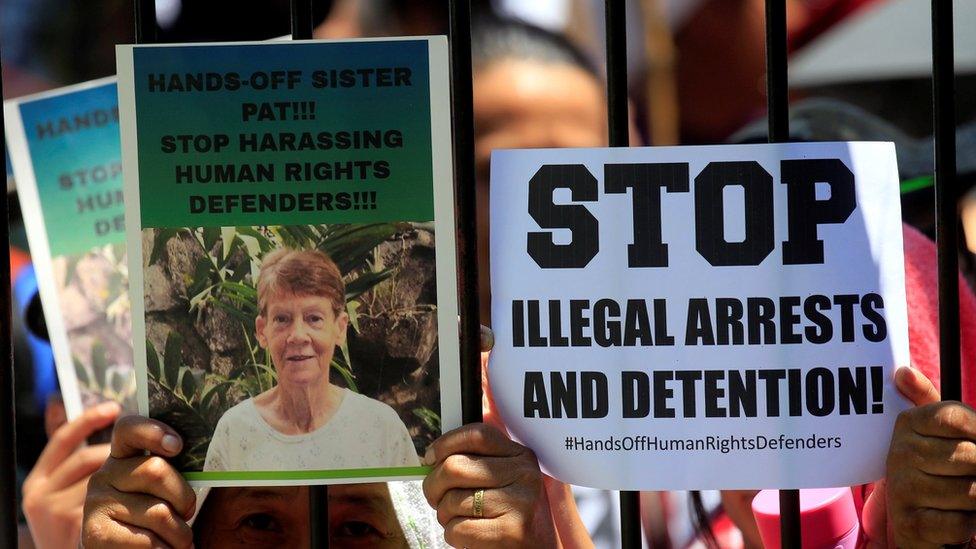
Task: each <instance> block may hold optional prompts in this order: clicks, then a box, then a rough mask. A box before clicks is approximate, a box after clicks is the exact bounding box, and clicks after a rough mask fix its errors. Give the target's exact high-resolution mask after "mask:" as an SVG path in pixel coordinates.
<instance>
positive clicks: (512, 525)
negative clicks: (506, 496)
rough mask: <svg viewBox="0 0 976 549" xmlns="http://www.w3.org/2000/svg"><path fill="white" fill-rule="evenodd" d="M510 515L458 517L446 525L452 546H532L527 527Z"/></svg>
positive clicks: (445, 536)
mask: <svg viewBox="0 0 976 549" xmlns="http://www.w3.org/2000/svg"><path fill="white" fill-rule="evenodd" d="M518 520H519V519H518V517H512V516H509V515H506V516H503V517H499V518H494V519H478V518H471V517H456V518H454V519H453V520H451V521H450V522H448V523H447V524H446V525H445V526H444V540H445V541H447V543H448V544H449V545H450V546H451V547H505V546H511V547H532V546H533V544H532V543H531V542H530V540H529V539H528V538H529V533H528V532H527V527H526V526H525V525H522V524H517V523H516V521H518Z"/></svg>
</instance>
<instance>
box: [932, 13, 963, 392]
mask: <svg viewBox="0 0 976 549" xmlns="http://www.w3.org/2000/svg"><path fill="white" fill-rule="evenodd" d="M954 65H955V63H954V59H953V51H952V0H932V72H933V74H932V99H933V103H934V104H933V135H934V137H935V230H936V237H935V241H936V245H937V246H938V258H939V259H938V261H939V358H940V361H939V370H940V372H939V375H940V376H941V378H942V385H941V387H942V399H943V400H962V376H961V374H960V364H959V353H960V351H959V274H958V273H959V257H958V253H959V252H958V250H959V243H958V236H957V229H958V223H959V219H958V216H957V211H956V197H957V195H958V186H957V183H956V130H955V126H956V106H955V83H954V80H953V78H954V76H955V75H954V68H955V67H954Z"/></svg>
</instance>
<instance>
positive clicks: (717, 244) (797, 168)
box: [489, 143, 909, 490]
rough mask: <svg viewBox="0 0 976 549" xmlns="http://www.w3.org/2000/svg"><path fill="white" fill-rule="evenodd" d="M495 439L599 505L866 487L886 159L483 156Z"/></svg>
mask: <svg viewBox="0 0 976 549" xmlns="http://www.w3.org/2000/svg"><path fill="white" fill-rule="evenodd" d="M491 209H492V211H491V217H492V220H491V286H492V324H493V329H494V332H495V349H494V351H493V353H492V356H491V364H490V368H489V372H490V375H489V378H490V382H491V389H492V393H493V394H494V397H495V400H496V402H497V404H498V406H499V409H500V412H501V415H502V417H503V419H504V420H505V423H506V424H507V425H508V427H509V429H510V430H511V432H512V433H513V434H514V436H516V437H517V438H518V439H519V440H521V441H522V442H524V443H526V444H527V445H529V446H530V447H532V449H533V450H534V451H535V452H536V453H537V455H538V456H539V459H540V462H541V464H542V466H543V467H544V469H545V470H546V472H548V473H550V474H552V475H554V476H556V477H557V478H559V479H561V480H563V481H566V482H571V483H573V484H581V485H586V486H593V487H599V488H607V489H626V490H636V489H652V490H664V489H703V488H711V489H717V488H729V489H731V488H805V487H827V486H847V485H854V484H860V483H864V482H868V481H872V480H876V479H878V478H880V477H881V476H882V475H883V470H884V456H885V454H886V452H887V447H888V442H889V440H890V437H891V429H892V424H893V422H894V418H895V416H896V415H897V414H898V412H899V411H901V410H902V409H904V408H905V406H906V404H905V401H904V400H903V399H902V398H901V397H900V395H898V392H897V390H896V389H895V388H894V385H893V371H894V369H895V368H896V367H898V366H906V365H908V364H909V355H908V331H907V330H908V328H907V313H906V304H905V282H904V265H903V255H902V236H901V234H902V233H901V221H900V209H899V197H898V174H897V166H896V163H895V154H894V146H893V145H892V144H890V143H807V144H778V145H737V146H712V147H665V148H633V149H579V150H569V149H566V150H531V151H530V150H517V151H496V152H495V153H494V154H493V156H492V165H491Z"/></svg>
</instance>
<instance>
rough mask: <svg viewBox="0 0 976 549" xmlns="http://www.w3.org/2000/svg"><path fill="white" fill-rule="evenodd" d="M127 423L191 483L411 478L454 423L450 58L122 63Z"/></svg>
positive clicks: (167, 53)
mask: <svg viewBox="0 0 976 549" xmlns="http://www.w3.org/2000/svg"><path fill="white" fill-rule="evenodd" d="M118 68H119V92H120V109H121V113H122V120H123V128H122V141H123V162H124V165H125V173H126V179H125V192H126V201H127V210H126V215H127V220H128V238H129V244H130V248H131V249H132V252H131V253H130V262H129V265H130V270H131V271H132V273H133V275H132V290H131V299H132V302H133V334H134V341H135V344H134V345H135V356H136V364H137V373H138V376H137V378H138V381H139V392H138V396H139V406H140V412H141V413H143V414H146V415H148V416H150V417H153V418H157V419H160V420H161V421H164V422H166V423H167V424H169V425H172V426H173V427H174V428H175V429H176V430H177V431H179V432H180V433H181V435H182V436H183V437H184V450H183V452H182V453H181V454H180V455H179V456H178V457H177V458H176V463H177V466H178V468H179V470H180V471H182V472H183V473H184V474H185V476H186V477H187V478H188V479H189V480H190V481H191V482H192V483H193V484H195V485H206V486H230V485H261V484H267V485H282V484H310V483H343V482H367V481H376V480H392V479H407V478H419V477H421V476H423V475H424V474H425V473H426V471H427V468H425V467H422V466H420V457H419V456H422V455H423V454H424V452H425V451H426V447H427V445H428V444H429V443H430V442H432V441H433V440H434V439H435V438H436V437H437V436H439V435H440V433H441V432H443V431H446V430H450V429H452V428H455V427H457V426H459V425H460V423H461V417H460V409H461V407H460V379H459V351H458V330H457V314H458V311H457V293H456V274H455V273H456V266H455V265H456V259H455V254H456V252H455V242H454V217H453V215H454V214H453V183H452V171H451V157H450V108H449V92H448V74H447V43H446V40H445V39H444V38H443V37H435V38H416V39H413V38H411V39H391V40H362V41H347V42H326V41H308V42H297V43H296V42H290V43H234V44H199V45H179V46H176V45H153V46H119V47H118Z"/></svg>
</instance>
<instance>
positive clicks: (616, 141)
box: [604, 0, 641, 549]
mask: <svg viewBox="0 0 976 549" xmlns="http://www.w3.org/2000/svg"><path fill="white" fill-rule="evenodd" d="M604 8H605V12H604V13H605V25H606V32H605V34H606V39H607V123H608V126H609V131H610V146H611V147H628V146H630V125H629V121H630V116H629V113H628V110H627V107H628V102H627V13H626V3H625V2H624V0H606V2H605V3H604ZM620 543H621V546H622V547H623V548H624V549H639V548H640V546H641V520H640V493H639V492H636V491H631V490H622V491H621V492H620Z"/></svg>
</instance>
